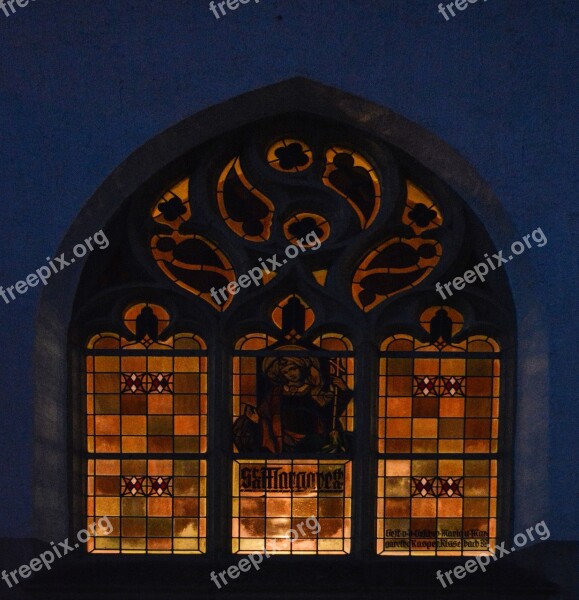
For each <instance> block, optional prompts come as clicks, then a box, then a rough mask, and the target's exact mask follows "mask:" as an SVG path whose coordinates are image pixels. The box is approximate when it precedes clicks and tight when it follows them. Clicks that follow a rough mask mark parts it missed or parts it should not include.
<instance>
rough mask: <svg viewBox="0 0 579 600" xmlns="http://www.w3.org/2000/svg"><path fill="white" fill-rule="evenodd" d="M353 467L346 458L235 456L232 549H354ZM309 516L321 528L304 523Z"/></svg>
mask: <svg viewBox="0 0 579 600" xmlns="http://www.w3.org/2000/svg"><path fill="white" fill-rule="evenodd" d="M351 467H352V463H351V461H346V460H305V459H303V460H302V459H300V460H281V459H276V460H273V459H272V460H241V459H240V460H235V461H234V462H233V531H232V535H233V552H234V553H239V554H246V553H251V552H263V551H264V550H267V551H268V552H270V551H271V552H274V553H279V554H347V553H349V552H350V537H351V515H352V468H351ZM309 517H315V518H316V519H317V521H318V523H319V531H318V532H317V533H314V530H313V528H308V527H304V524H305V522H306V520H307V519H308V518H309ZM312 520H313V519H312ZM300 524H301V528H300ZM292 529H293V530H294V531H296V532H297V534H298V535H297V536H296V535H294V534H292V533H290V530H292ZM300 532H301V533H300ZM292 539H293V540H294V541H293V542H292V541H291V540H292Z"/></svg>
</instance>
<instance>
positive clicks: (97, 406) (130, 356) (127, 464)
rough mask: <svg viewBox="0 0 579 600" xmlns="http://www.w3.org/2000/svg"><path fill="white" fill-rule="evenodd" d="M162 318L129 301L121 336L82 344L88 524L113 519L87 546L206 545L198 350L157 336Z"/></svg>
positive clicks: (191, 339)
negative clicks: (108, 530)
mask: <svg viewBox="0 0 579 600" xmlns="http://www.w3.org/2000/svg"><path fill="white" fill-rule="evenodd" d="M169 321H170V317H169V314H168V313H167V311H165V310H164V309H163V308H162V307H161V306H158V305H154V304H147V303H141V304H136V305H133V306H131V307H129V308H128V309H127V310H126V311H125V312H124V315H123V322H124V325H125V327H126V330H127V331H126V334H125V333H123V334H122V335H120V334H117V333H102V334H98V335H95V336H93V337H92V339H91V340H90V341H89V343H88V345H87V350H86V358H85V365H86V374H85V378H86V406H87V417H86V419H87V423H86V427H87V461H86V470H87V477H88V480H87V511H86V512H87V520H88V523H89V524H90V523H93V522H94V521H95V520H96V519H99V518H101V517H104V516H107V517H109V519H110V522H111V524H112V525H113V533H112V534H111V535H108V536H99V535H97V536H95V537H94V538H91V539H90V541H89V543H88V550H89V551H90V552H108V553H118V552H122V553H200V552H204V551H205V536H206V524H205V518H206V475H207V462H206V458H205V455H206V452H207V357H206V347H205V344H204V342H203V341H202V340H201V338H199V337H198V336H196V335H193V334H189V333H178V334H174V335H169V336H164V335H163V332H164V331H165V330H166V329H167V326H168V325H169ZM125 335H126V337H125Z"/></svg>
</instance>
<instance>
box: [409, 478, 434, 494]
mask: <svg viewBox="0 0 579 600" xmlns="http://www.w3.org/2000/svg"><path fill="white" fill-rule="evenodd" d="M434 479H435V478H434V477H421V478H419V477H413V478H412V481H413V483H414V491H413V492H412V496H422V497H423V498H425V497H426V496H434V495H435V494H434Z"/></svg>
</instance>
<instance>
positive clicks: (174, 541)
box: [87, 458, 207, 554]
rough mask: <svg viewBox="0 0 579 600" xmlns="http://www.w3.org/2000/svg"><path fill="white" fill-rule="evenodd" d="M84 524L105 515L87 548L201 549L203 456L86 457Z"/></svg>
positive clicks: (190, 551) (140, 551) (193, 551)
mask: <svg viewBox="0 0 579 600" xmlns="http://www.w3.org/2000/svg"><path fill="white" fill-rule="evenodd" d="M87 473H88V491H89V495H88V498H87V522H88V525H89V526H90V524H92V523H94V522H95V521H98V520H99V519H101V518H102V517H108V519H109V521H110V523H111V525H112V532H109V535H106V531H101V530H97V531H96V533H95V535H94V536H93V537H91V539H90V540H89V542H88V550H89V552H97V553H103V552H104V553H107V552H108V553H119V552H121V553H137V554H145V553H148V554H158V553H174V554H179V553H183V554H196V553H202V552H205V537H206V499H205V498H206V475H207V466H206V462H205V461H203V460H182V459H173V458H172V459H169V460H150V459H146V458H143V459H131V460H127V459H115V460H104V459H98V458H96V459H92V458H91V459H89V460H88V461H87Z"/></svg>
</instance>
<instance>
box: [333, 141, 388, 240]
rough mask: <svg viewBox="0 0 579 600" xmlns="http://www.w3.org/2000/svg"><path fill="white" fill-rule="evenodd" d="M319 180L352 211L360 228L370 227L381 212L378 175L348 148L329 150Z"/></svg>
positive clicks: (362, 158) (360, 156)
mask: <svg viewBox="0 0 579 600" xmlns="http://www.w3.org/2000/svg"><path fill="white" fill-rule="evenodd" d="M322 181H323V183H324V185H326V186H327V187H329V188H330V189H331V190H333V191H334V192H336V193H337V194H339V195H340V196H341V197H342V198H344V199H345V200H346V201H347V202H348V204H349V205H350V207H351V208H353V209H354V212H355V213H356V216H357V217H358V220H359V222H360V226H361V228H362V229H368V227H370V225H372V223H373V222H374V219H375V218H376V216H377V215H378V211H379V209H380V201H381V190H380V181H379V179H378V175H377V173H376V171H375V170H374V168H373V167H372V165H371V164H370V162H369V161H368V160H366V159H365V158H364V157H363V156H362V155H361V154H359V153H358V152H354V151H353V150H350V149H348V148H343V147H338V146H335V147H333V148H330V149H329V150H328V151H327V152H326V169H325V171H324V175H323V177H322Z"/></svg>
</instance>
